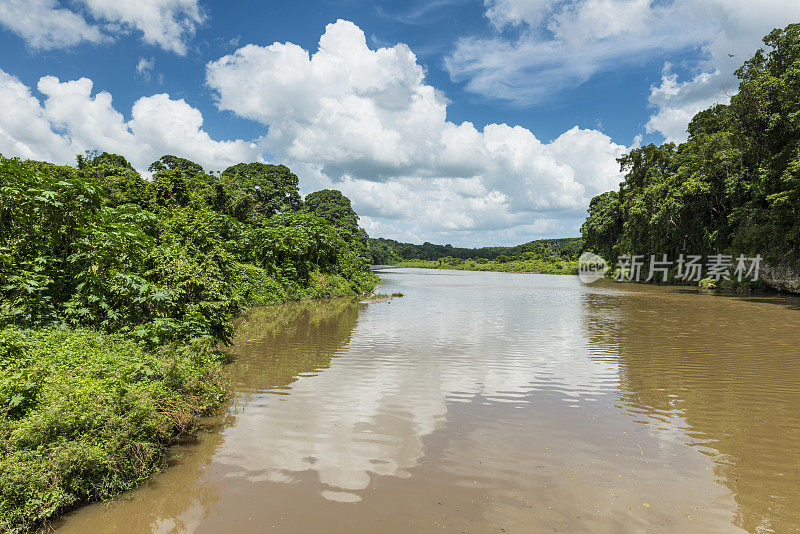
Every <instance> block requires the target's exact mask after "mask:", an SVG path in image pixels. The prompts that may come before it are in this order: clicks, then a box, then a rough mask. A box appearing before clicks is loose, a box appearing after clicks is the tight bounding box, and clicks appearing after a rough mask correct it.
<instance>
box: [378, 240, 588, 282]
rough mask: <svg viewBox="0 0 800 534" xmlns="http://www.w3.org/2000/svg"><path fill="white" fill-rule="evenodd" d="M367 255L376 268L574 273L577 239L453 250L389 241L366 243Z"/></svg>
mask: <svg viewBox="0 0 800 534" xmlns="http://www.w3.org/2000/svg"><path fill="white" fill-rule="evenodd" d="M369 241H370V243H369V247H370V254H371V256H372V262H373V263H374V264H376V265H397V266H399V267H423V268H427V269H457V270H466V271H505V272H526V273H548V274H572V273H576V272H577V261H578V255H579V254H580V251H581V248H582V241H581V240H580V239H574V238H565V239H540V240H538V241H531V242H529V243H525V244H523V245H517V246H515V247H483V248H456V247H453V246H451V245H434V244H433V243H424V244H422V245H412V244H409V243H399V242H397V241H393V240H391V239H370V240H369Z"/></svg>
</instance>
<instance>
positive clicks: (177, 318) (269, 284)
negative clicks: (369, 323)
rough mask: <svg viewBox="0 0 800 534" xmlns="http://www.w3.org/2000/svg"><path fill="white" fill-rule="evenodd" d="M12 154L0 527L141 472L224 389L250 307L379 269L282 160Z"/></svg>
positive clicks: (5, 174) (1, 299)
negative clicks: (229, 358) (223, 349)
mask: <svg viewBox="0 0 800 534" xmlns="http://www.w3.org/2000/svg"><path fill="white" fill-rule="evenodd" d="M149 171H150V172H151V173H152V179H150V180H148V179H145V178H143V177H142V176H141V175H140V174H139V173H138V172H137V171H136V170H135V169H134V168H133V167H132V166H131V165H130V164H129V163H128V161H127V160H126V159H125V158H124V157H123V156H120V155H114V154H108V153H102V154H100V155H95V154H87V155H86V156H79V157H78V162H77V165H76V166H67V165H55V164H52V163H47V162H41V161H30V160H28V161H22V160H19V159H14V158H4V157H2V156H0V531H3V532H23V531H28V530H32V529H35V528H37V527H39V526H41V525H43V524H44V523H45V522H46V521H47V520H48V519H49V518H51V517H53V516H54V515H57V514H59V513H61V512H63V511H65V510H68V509H70V508H72V507H74V506H76V505H78V504H80V503H83V502H88V501H93V500H101V499H105V498H108V497H110V496H113V495H115V494H117V493H119V492H120V491H123V490H126V489H128V488H131V487H133V486H135V485H136V484H138V483H140V482H141V481H143V480H144V479H145V477H146V476H148V475H149V474H150V473H152V472H153V471H156V470H158V469H159V468H160V467H161V466H162V465H163V463H164V460H165V457H166V451H167V447H168V446H169V445H170V444H172V443H174V442H175V440H176V439H177V438H178V437H179V436H180V435H181V434H183V433H185V432H187V431H191V429H192V428H194V425H195V421H196V419H197V417H198V416H200V415H202V414H207V413H209V412H211V411H213V410H214V409H216V408H217V407H219V406H220V405H221V403H222V402H223V401H224V399H225V392H224V388H223V382H222V379H221V374H220V367H221V363H222V360H223V357H222V354H221V353H220V352H219V351H218V350H217V346H218V344H220V343H227V342H229V340H230V339H231V334H232V324H231V320H232V319H233V318H234V317H236V316H237V315H238V314H239V313H240V312H241V311H242V310H243V309H244V307H245V306H250V305H259V304H269V303H278V302H282V301H286V300H293V299H301V298H315V297H331V296H345V295H358V294H363V293H365V292H368V291H370V290H371V289H372V288H373V287H374V285H375V282H376V277H375V275H374V274H373V273H372V272H371V271H370V270H369V261H368V256H367V236H366V234H365V233H364V231H363V230H362V229H360V228H359V227H358V216H357V215H356V213H355V212H354V211H353V209H352V207H351V206H350V201H349V200H348V199H347V198H346V197H344V196H343V195H342V194H341V193H340V192H338V191H333V190H323V191H318V192H315V193H311V194H310V195H308V196H307V197H306V198H305V200H303V199H301V197H300V194H299V191H298V178H297V176H296V175H294V174H293V173H292V172H291V171H290V170H289V169H288V168H287V167H285V166H283V165H267V164H262V163H240V164H237V165H233V166H231V167H229V168H228V169H226V170H224V171H222V172H221V173H218V174H217V175H214V174H212V173H209V172H206V171H205V170H204V169H203V168H202V167H201V166H200V165H199V164H197V163H194V162H191V161H189V160H186V159H183V158H180V157H176V156H169V155H168V156H163V157H162V158H160V159H159V160H157V161H156V162H154V163H153V164H152V165H151V166H150V168H149Z"/></svg>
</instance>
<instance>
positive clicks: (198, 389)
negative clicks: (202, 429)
mask: <svg viewBox="0 0 800 534" xmlns="http://www.w3.org/2000/svg"><path fill="white" fill-rule="evenodd" d="M224 397H225V395H224V391H223V389H222V388H221V387H220V378H219V360H218V357H217V356H216V352H214V351H209V350H206V349H202V348H201V347H184V348H182V349H178V348H175V347H167V346H163V347H160V348H159V350H157V351H154V352H146V351H143V350H142V349H140V348H139V347H138V346H137V345H136V343H134V342H133V341H131V340H128V339H125V338H124V337H122V336H120V335H107V334H100V333H97V332H94V331H90V330H70V329H66V328H50V329H43V330H39V331H31V330H28V331H23V330H17V329H14V328H6V329H4V330H0V457H2V461H1V462H0V530H2V531H4V532H14V531H23V530H26V529H29V528H32V527H33V526H35V525H37V524H41V522H42V521H44V520H46V519H47V518H48V517H51V516H52V515H54V514H56V513H58V512H61V511H64V510H66V509H68V508H71V507H73V506H75V505H77V504H79V503H82V502H86V501H90V500H97V499H104V498H107V497H109V496H112V495H114V494H116V493H118V492H120V491H122V490H125V489H128V488H131V487H133V486H134V485H136V484H137V483H139V482H140V481H142V480H143V479H144V478H145V477H146V476H148V475H149V474H150V473H152V472H153V471H155V470H158V469H159V468H160V467H162V466H163V462H164V459H165V455H166V452H167V447H168V446H169V445H170V444H172V443H173V442H174V441H175V439H176V438H177V437H178V436H179V435H180V434H181V433H183V432H186V431H188V430H190V429H191V428H192V425H193V422H194V421H195V418H196V416H197V415H200V414H205V413H209V412H210V411H212V410H214V409H215V408H216V407H218V406H219V405H220V403H221V402H222V401H223V400H224Z"/></svg>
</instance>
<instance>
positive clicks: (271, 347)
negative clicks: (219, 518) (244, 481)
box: [53, 300, 363, 533]
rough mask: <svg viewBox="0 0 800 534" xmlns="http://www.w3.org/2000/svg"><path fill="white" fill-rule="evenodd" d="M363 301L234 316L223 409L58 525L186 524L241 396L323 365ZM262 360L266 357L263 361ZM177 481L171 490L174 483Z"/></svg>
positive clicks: (276, 388) (215, 499) (210, 497)
mask: <svg viewBox="0 0 800 534" xmlns="http://www.w3.org/2000/svg"><path fill="white" fill-rule="evenodd" d="M361 307H363V306H362V305H359V304H358V303H357V302H354V301H351V300H330V301H316V302H299V303H290V304H287V305H282V306H269V307H264V308H254V309H251V310H249V311H248V313H247V314H246V315H245V316H243V317H242V318H240V319H239V320H238V321H237V324H236V339H235V340H234V345H233V346H232V347H230V348H229V349H227V352H229V353H230V354H231V355H232V356H233V357H234V358H235V361H234V363H232V364H231V365H229V366H228V367H227V368H226V369H225V374H226V376H227V377H228V378H229V380H230V383H231V386H232V388H233V390H234V395H235V399H234V402H233V403H232V406H231V407H230V410H228V411H227V412H226V413H224V414H223V415H221V416H219V417H216V418H211V419H208V420H207V421H204V423H203V431H202V432H201V433H200V434H199V435H198V436H197V438H196V439H194V440H192V441H191V442H187V443H184V444H182V445H180V446H178V447H176V449H175V451H174V452H175V455H174V458H173V459H172V461H171V462H170V467H169V469H167V470H166V471H165V472H163V473H161V474H160V475H157V476H156V477H154V478H153V479H152V480H151V481H149V482H147V483H146V484H144V485H143V486H142V487H140V488H139V489H137V490H135V491H133V492H130V493H128V494H125V495H122V496H120V497H119V498H118V499H117V500H115V501H112V502H110V503H103V504H94V505H90V506H87V507H85V508H82V509H79V510H77V511H75V512H73V513H72V514H70V515H68V516H66V517H65V518H62V519H61V520H59V521H57V522H56V523H55V524H54V525H53V526H54V527H56V528H58V529H59V532H64V533H69V532H76V533H85V532H97V530H96V528H97V525H103V530H102V531H103V532H132V531H139V530H142V529H143V527H145V525H147V526H149V529H148V528H144V529H143V531H150V532H187V531H191V530H192V529H193V527H194V526H196V525H197V524H198V523H201V522H203V521H204V520H205V519H207V518H208V517H209V514H212V513H213V511H214V509H215V508H216V506H217V504H218V503H219V501H220V498H221V497H220V491H221V489H220V488H222V487H224V486H223V485H220V484H219V481H220V479H222V478H224V477H225V476H226V473H224V472H222V471H220V470H219V468H218V466H217V465H216V456H217V455H218V454H219V451H220V447H221V445H222V444H223V443H224V441H225V439H226V435H227V434H226V432H227V431H228V429H230V428H232V427H233V426H235V425H236V423H237V421H238V419H239V418H240V415H241V411H242V410H243V407H242V403H243V399H244V398H245V397H250V396H252V395H253V394H255V393H257V392H280V391H281V390H285V389H287V388H290V387H291V384H292V383H293V382H295V381H296V380H297V379H298V377H300V376H308V375H309V374H313V373H319V372H320V371H323V370H324V369H327V368H328V367H329V366H330V364H331V360H332V358H334V357H335V356H336V354H337V352H338V351H340V350H341V349H342V347H344V346H346V345H347V343H348V342H349V340H350V335H351V333H352V331H353V329H354V328H355V326H356V323H357V321H358V315H359V309H360V308H361ZM265 360H267V361H266V362H265ZM176 488H177V491H176Z"/></svg>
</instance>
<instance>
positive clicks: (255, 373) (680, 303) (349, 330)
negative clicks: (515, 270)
mask: <svg viewBox="0 0 800 534" xmlns="http://www.w3.org/2000/svg"><path fill="white" fill-rule="evenodd" d="M383 276H384V280H385V281H384V285H383V287H381V291H384V292H386V293H392V292H395V291H402V292H403V293H405V294H406V297H405V298H403V299H398V300H395V301H394V302H393V304H392V305H391V306H367V305H364V304H360V303H357V302H352V301H343V302H337V301H330V302H322V303H297V304H290V305H287V306H281V307H271V308H264V309H259V310H252V311H251V312H250V313H249V314H248V315H247V316H246V317H245V318H243V319H242V320H241V321H240V322H239V323H238V324H237V340H236V343H235V344H234V346H233V347H232V348H231V352H232V354H233V355H234V356H235V361H234V363H233V364H231V365H230V366H228V368H227V369H226V373H227V374H228V377H229V379H230V382H231V385H232V388H233V390H234V392H235V399H234V401H233V403H232V404H231V406H230V409H229V410H228V411H227V412H226V413H225V414H224V415H223V416H221V417H220V418H219V419H218V420H214V421H211V422H209V427H208V430H207V431H206V432H203V433H201V435H200V437H199V439H198V441H197V442H196V443H192V444H186V445H183V446H181V447H180V448H179V449H178V450H177V451H176V452H177V453H179V455H180V457H178V458H176V459H175V460H174V462H173V464H174V465H173V466H172V467H170V468H169V469H168V470H167V471H166V472H164V473H162V474H161V475H159V476H157V477H155V478H154V479H153V481H152V482H151V483H148V484H146V485H144V486H143V487H142V488H141V489H139V490H137V491H135V492H131V493H130V494H127V495H126V496H124V497H123V498H121V499H118V500H117V501H115V502H113V503H111V504H110V505H104V504H100V505H93V506H89V507H86V508H84V509H81V510H79V511H77V512H75V513H73V514H72V515H70V516H69V517H67V518H65V519H64V520H62V521H61V522H60V523H59V524H58V525H57V526H59V527H60V532H65V533H69V532H231V531H236V532H263V531H270V532H273V531H274V532H292V533H298V532H300V533H302V532H309V533H311V532H326V533H327V532H342V533H345V532H346V533H359V532H365V533H366V532H433V531H438V530H442V529H443V528H445V529H450V530H454V531H458V532H461V531H466V532H481V533H482V532H526V533H527V532H552V531H555V530H559V531H566V532H598V531H600V532H652V531H662V532H737V531H740V532H741V531H746V532H759V531H775V532H790V531H796V530H800V492H798V491H797V487H798V486H799V485H800V473H799V472H798V468H797V466H798V465H800V381H798V379H797V376H800V329H798V328H797V324H798V320H800V300H798V299H796V298H792V297H784V296H745V295H715V294H704V293H702V292H698V291H697V290H696V289H693V288H678V287H658V286H641V285H624V286H621V285H617V284H609V283H605V282H599V283H598V284H595V285H589V286H587V285H582V284H580V282H578V280H577V278H575V277H556V276H546V275H524V276H522V275H514V274H505V273H486V272H467V271H458V272H453V271H450V272H442V271H425V270H417V269H414V270H410V269H409V270H405V269H398V270H390V271H386V272H385V273H383Z"/></svg>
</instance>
